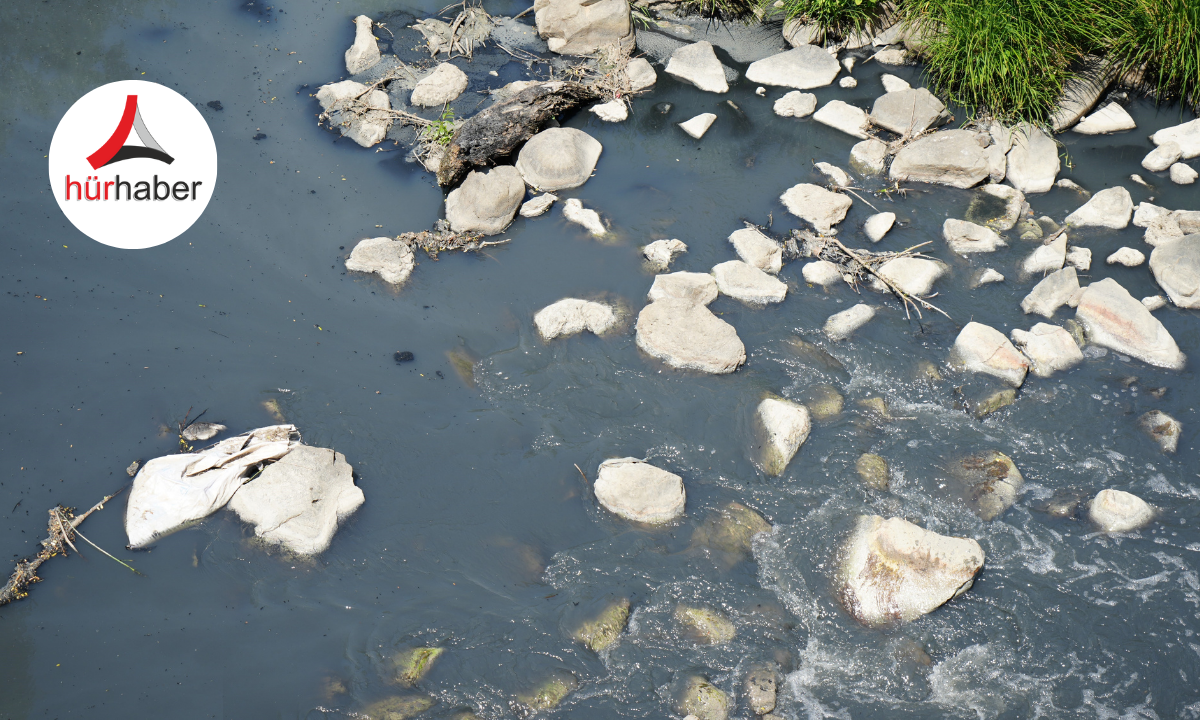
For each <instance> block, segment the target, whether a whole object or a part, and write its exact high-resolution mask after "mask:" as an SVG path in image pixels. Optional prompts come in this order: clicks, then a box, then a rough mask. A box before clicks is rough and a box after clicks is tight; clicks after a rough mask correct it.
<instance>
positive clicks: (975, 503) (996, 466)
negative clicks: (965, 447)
mask: <svg viewBox="0 0 1200 720" xmlns="http://www.w3.org/2000/svg"><path fill="white" fill-rule="evenodd" d="M959 467H960V468H961V472H962V479H963V481H964V482H966V484H967V488H968V491H969V498H970V502H971V505H972V508H973V509H974V510H975V512H976V513H977V514H978V515H979V517H980V519H982V520H984V521H987V520H994V519H996V518H998V517H1000V516H1001V515H1002V514H1004V511H1005V510H1008V509H1009V508H1010V507H1012V504H1013V503H1014V502H1016V501H1017V495H1018V493H1020V491H1021V488H1022V487H1023V486H1024V485H1025V479H1024V478H1022V477H1021V472H1020V471H1019V470H1017V466H1016V465H1015V464H1013V461H1012V459H1011V458H1010V457H1008V456H1007V455H1005V454H1004V453H1002V452H1000V451H998V450H988V451H987V452H984V453H982V454H980V455H973V456H971V457H968V458H965V459H963V460H962V461H961V462H960V463H959Z"/></svg>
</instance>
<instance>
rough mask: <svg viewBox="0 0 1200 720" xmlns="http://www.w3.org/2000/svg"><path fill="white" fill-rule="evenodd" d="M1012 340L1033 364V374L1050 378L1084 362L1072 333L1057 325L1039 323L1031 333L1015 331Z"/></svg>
mask: <svg viewBox="0 0 1200 720" xmlns="http://www.w3.org/2000/svg"><path fill="white" fill-rule="evenodd" d="M1011 335H1012V340H1013V342H1014V343H1015V344H1016V345H1017V347H1019V348H1021V352H1023V353H1024V354H1025V357H1027V358H1029V359H1030V361H1031V362H1032V363H1033V374H1034V375H1037V376H1038V377H1050V376H1051V375H1053V374H1054V373H1055V372H1057V371H1059V370H1066V369H1068V368H1071V367H1074V366H1075V365H1078V364H1079V363H1081V362H1083V353H1082V352H1080V350H1079V345H1077V344H1075V339H1074V338H1072V337H1071V333H1069V332H1067V331H1066V330H1064V329H1063V328H1060V327H1059V326H1057V325H1047V324H1046V323H1038V324H1037V325H1034V326H1033V327H1032V328H1030V329H1029V331H1025V330H1013V331H1012V333H1011Z"/></svg>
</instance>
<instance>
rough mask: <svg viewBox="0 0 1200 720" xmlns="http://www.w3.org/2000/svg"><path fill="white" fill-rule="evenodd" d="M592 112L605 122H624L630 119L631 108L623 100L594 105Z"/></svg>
mask: <svg viewBox="0 0 1200 720" xmlns="http://www.w3.org/2000/svg"><path fill="white" fill-rule="evenodd" d="M590 112H592V113H594V114H595V115H596V117H598V118H600V119H601V120H603V121H604V122H614V123H615V122H624V121H625V120H628V119H629V106H628V105H626V104H625V103H624V102H623V101H621V100H609V101H608V102H606V103H600V104H599V105H593V106H592V107H591V109H590Z"/></svg>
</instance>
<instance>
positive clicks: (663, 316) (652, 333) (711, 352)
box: [637, 273, 765, 375]
mask: <svg viewBox="0 0 1200 720" xmlns="http://www.w3.org/2000/svg"><path fill="white" fill-rule="evenodd" d="M764 274H765V273H764ZM637 345H638V347H639V348H641V349H642V351H643V352H645V353H647V354H648V355H651V356H653V357H655V358H658V359H659V360H662V361H663V362H665V363H666V364H667V365H670V366H671V367H673V368H677V369H679V370H698V371H700V372H706V373H712V374H716V375H720V374H724V373H731V372H733V371H734V370H737V369H738V367H739V366H740V365H741V364H742V363H744V362H746V346H745V345H743V344H742V341H741V338H739V337H738V334H737V331H736V330H734V328H733V326H732V325H730V324H729V323H727V322H725V321H724V320H722V319H720V318H719V317H717V316H716V315H713V314H712V312H711V311H709V309H708V308H707V307H705V306H704V305H701V304H699V303H695V302H692V301H690V300H684V299H679V298H663V299H662V300H658V301H656V302H652V303H650V304H649V305H647V306H646V307H645V308H643V309H642V311H641V312H640V313H639V314H638V319H637Z"/></svg>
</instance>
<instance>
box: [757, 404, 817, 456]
mask: <svg viewBox="0 0 1200 720" xmlns="http://www.w3.org/2000/svg"><path fill="white" fill-rule="evenodd" d="M758 420H759V422H761V423H762V426H763V430H764V431H765V434H766V442H765V448H764V450H765V452H764V453H763V455H764V457H763V465H764V466H765V467H764V469H765V470H766V473H767V474H768V475H778V474H780V473H781V472H783V470H784V468H786V467H787V464H788V463H789V462H791V461H792V458H793V457H795V455H796V451H797V450H799V449H800V446H801V445H803V444H804V441H805V440H807V439H808V433H809V432H810V431H811V430H812V421H811V420H809V417H808V409H807V408H805V407H804V406H803V405H801V404H800V403H795V402H792V401H791V400H784V399H783V398H773V397H769V398H766V399H764V400H763V401H762V402H761V403H759V404H758Z"/></svg>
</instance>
